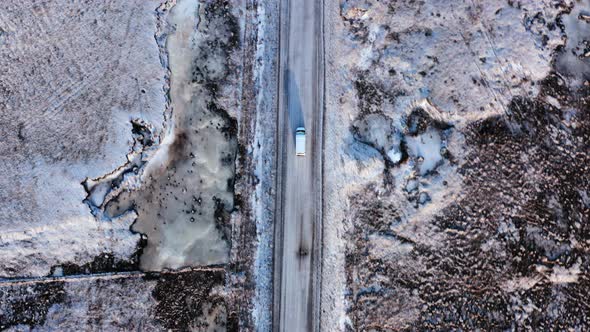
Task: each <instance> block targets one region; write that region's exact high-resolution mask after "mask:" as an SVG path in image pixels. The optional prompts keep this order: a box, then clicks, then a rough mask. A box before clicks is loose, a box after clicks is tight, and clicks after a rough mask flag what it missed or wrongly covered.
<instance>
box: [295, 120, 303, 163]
mask: <svg viewBox="0 0 590 332" xmlns="http://www.w3.org/2000/svg"><path fill="white" fill-rule="evenodd" d="M295 154H296V155H298V156H305V128H303V127H297V129H295Z"/></svg>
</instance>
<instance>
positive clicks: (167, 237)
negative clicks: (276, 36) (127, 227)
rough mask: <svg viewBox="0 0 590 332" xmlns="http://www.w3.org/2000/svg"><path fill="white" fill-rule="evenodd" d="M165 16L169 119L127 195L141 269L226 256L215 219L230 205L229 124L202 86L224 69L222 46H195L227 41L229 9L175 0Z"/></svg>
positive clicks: (221, 217) (231, 151)
mask: <svg viewBox="0 0 590 332" xmlns="http://www.w3.org/2000/svg"><path fill="white" fill-rule="evenodd" d="M212 6H217V5H212ZM209 9H211V8H209ZM221 10H223V9H221ZM215 15H220V16H219V17H217V16H215ZM169 20H170V24H171V25H172V26H174V27H175V32H174V33H172V34H171V35H170V36H169V37H168V41H167V47H168V51H169V63H170V70H171V75H170V89H171V90H170V99H171V107H172V109H173V119H172V127H171V131H170V132H169V133H168V135H167V137H166V138H165V139H164V142H163V146H162V147H161V149H160V151H158V153H157V154H156V155H155V156H154V158H153V159H152V161H151V162H149V163H148V165H147V166H146V171H145V173H144V174H143V179H144V181H145V184H144V185H143V188H142V190H140V191H139V196H138V197H137V198H136V201H135V204H136V205H137V211H138V220H137V223H135V224H134V226H133V230H134V231H137V232H140V233H143V234H146V235H147V239H148V242H147V246H146V247H145V249H144V251H143V255H142V257H141V267H142V268H143V269H146V270H160V269H163V268H179V267H183V266H194V265H210V264H221V263H225V262H227V260H228V251H229V243H228V239H227V237H228V234H227V233H226V232H227V231H226V230H225V229H224V228H223V227H222V226H221V225H222V224H223V222H226V221H224V219H226V218H227V217H226V216H225V215H224V214H227V213H228V212H230V211H231V210H232V209H233V184H232V183H233V176H234V159H235V154H236V140H235V136H233V135H234V134H232V131H234V130H235V129H234V128H232V126H234V124H232V123H231V122H230V119H229V118H227V115H225V117H224V115H223V114H222V113H220V111H218V110H216V108H215V107H217V106H215V101H214V100H213V96H212V95H211V92H208V90H207V87H206V84H209V83H210V82H213V84H215V82H217V81H218V80H220V79H222V78H223V77H224V75H227V68H226V67H225V66H227V64H225V63H224V61H226V58H225V56H224V55H223V54H222V53H223V49H211V52H212V54H204V53H203V52H202V51H201V49H202V48H204V47H207V45H210V40H211V39H216V40H218V41H219V42H220V44H221V45H225V44H227V43H228V41H227V39H228V38H230V37H228V35H229V33H230V32H228V31H226V30H225V29H228V26H227V25H226V24H225V21H224V20H231V17H229V16H227V17H226V16H224V14H223V13H220V12H216V13H212V12H207V13H206V14H205V12H204V9H203V5H202V4H200V3H199V2H198V1H197V0H183V1H179V2H178V4H177V5H176V6H175V7H174V8H173V9H172V12H171V13H170V16H169ZM230 23H231V22H230ZM209 25H211V26H210V27H209ZM209 28H210V29H211V31H215V33H217V35H215V34H213V35H211V34H209V33H208V29H209ZM222 47H223V46H222ZM225 47H228V46H225ZM195 73H197V74H195ZM198 73H201V74H202V73H205V74H202V75H201V76H199V75H198ZM195 80H196V81H195ZM212 105H213V106H212ZM221 112H222V111H221Z"/></svg>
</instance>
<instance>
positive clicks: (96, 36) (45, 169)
mask: <svg viewBox="0 0 590 332" xmlns="http://www.w3.org/2000/svg"><path fill="white" fill-rule="evenodd" d="M2 6H3V9H2V11H1V12H0V29H1V30H0V31H1V33H0V35H1V36H0V45H1V47H0V65H1V66H2V68H3V70H2V71H1V72H0V113H1V114H2V115H1V120H0V121H1V125H0V137H2V140H1V142H0V169H2V176H1V177H0V201H1V202H2V204H0V228H1V229H2V231H1V232H0V276H2V277H17V276H43V275H47V274H49V273H50V269H51V267H52V266H54V265H60V264H63V263H76V264H84V263H88V262H90V261H92V260H93V259H94V257H95V256H98V255H99V254H101V253H103V252H110V253H112V254H114V255H115V256H116V257H118V258H119V259H121V260H128V259H130V257H131V256H132V255H133V254H134V253H135V252H136V250H137V246H138V241H139V235H136V234H133V233H132V232H131V231H130V229H129V226H130V222H132V220H130V218H128V217H126V218H122V219H116V220H113V221H109V222H104V221H102V220H97V219H95V218H94V216H93V215H92V213H91V211H90V209H89V208H88V206H87V205H86V204H85V203H84V202H83V201H84V199H85V198H86V192H85V190H84V187H83V186H82V185H81V183H82V182H83V181H84V180H85V179H86V178H96V177H99V176H102V175H104V174H107V173H109V172H111V171H112V170H114V169H116V168H117V167H119V165H122V164H124V163H125V162H126V156H127V154H128V153H129V152H130V149H131V146H132V144H133V135H132V124H131V121H132V120H133V119H143V120H144V121H146V122H147V123H150V124H151V125H153V126H154V128H156V131H158V130H160V129H161V126H162V123H163V110H164V109H165V94H164V90H163V87H164V84H165V82H164V68H163V67H162V65H161V64H160V58H159V50H158V46H157V44H156V43H155V42H154V32H155V29H156V16H155V15H154V9H155V8H156V7H157V6H158V2H157V1H125V2H113V3H111V4H109V8H108V10H109V11H110V12H109V15H104V12H103V10H105V9H107V7H105V5H104V4H102V2H101V1H96V2H95V3H86V4H83V3H78V2H73V3H72V2H68V1H46V2H29V1H25V2H21V1H8V2H5V3H3V5H2Z"/></svg>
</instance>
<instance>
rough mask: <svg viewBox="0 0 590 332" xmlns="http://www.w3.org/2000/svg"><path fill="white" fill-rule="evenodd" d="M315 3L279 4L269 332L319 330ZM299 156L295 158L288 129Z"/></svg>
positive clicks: (318, 13) (319, 111) (319, 106)
mask: <svg viewBox="0 0 590 332" xmlns="http://www.w3.org/2000/svg"><path fill="white" fill-rule="evenodd" d="M322 7H323V4H322V1H318V0H281V10H280V15H281V16H280V21H281V23H280V29H281V31H280V74H279V75H280V76H279V116H278V121H279V123H278V128H279V134H278V144H279V146H278V161H279V162H278V165H279V166H278V167H279V170H278V174H279V178H278V179H277V193H278V197H277V199H278V200H277V202H279V204H278V207H277V223H276V230H275V279H274V283H275V290H274V296H275V299H274V310H273V324H274V330H275V331H317V330H319V312H320V311H319V285H320V282H319V276H320V273H319V272H320V271H319V269H320V261H321V260H320V255H321V245H320V244H321V215H322V214H321V207H322V206H321V204H322V186H321V173H322V169H321V163H322V118H323V65H322V61H323V41H322V39H323V35H322V33H323V29H322V24H323V23H322V12H323V8H322ZM299 126H302V127H305V129H306V156H304V157H302V156H296V155H295V128H296V127H299Z"/></svg>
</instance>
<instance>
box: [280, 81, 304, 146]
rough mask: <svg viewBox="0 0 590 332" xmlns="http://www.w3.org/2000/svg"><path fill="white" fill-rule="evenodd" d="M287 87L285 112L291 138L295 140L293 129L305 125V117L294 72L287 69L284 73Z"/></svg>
mask: <svg viewBox="0 0 590 332" xmlns="http://www.w3.org/2000/svg"><path fill="white" fill-rule="evenodd" d="M285 79H286V81H287V82H286V84H285V86H286V87H287V112H288V113H289V129H290V130H291V135H292V137H293V140H295V129H296V128H297V127H305V119H304V116H303V110H302V108H301V99H300V96H299V85H298V84H297V81H296V79H295V74H293V72H292V71H291V70H289V69H287V72H286V75H285Z"/></svg>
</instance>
